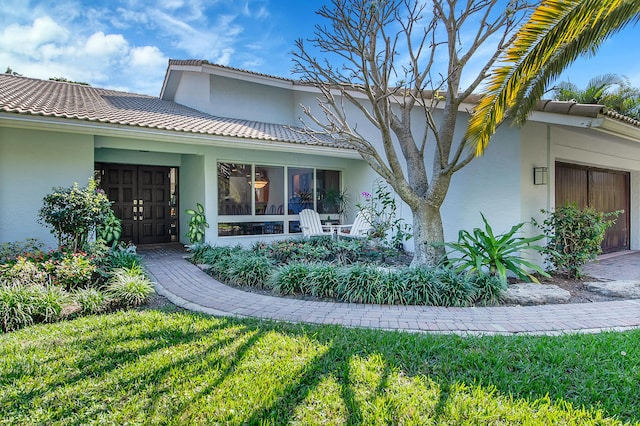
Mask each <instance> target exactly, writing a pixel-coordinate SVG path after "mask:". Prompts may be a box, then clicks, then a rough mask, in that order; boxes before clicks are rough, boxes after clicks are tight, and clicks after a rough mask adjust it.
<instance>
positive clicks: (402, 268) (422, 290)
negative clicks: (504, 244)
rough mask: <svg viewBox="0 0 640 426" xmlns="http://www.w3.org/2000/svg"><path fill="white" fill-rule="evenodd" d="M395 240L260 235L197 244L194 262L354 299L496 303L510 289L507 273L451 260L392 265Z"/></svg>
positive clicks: (237, 276) (245, 282)
mask: <svg viewBox="0 0 640 426" xmlns="http://www.w3.org/2000/svg"><path fill="white" fill-rule="evenodd" d="M397 257H398V256H397V255H396V254H394V255H391V256H389V248H388V247H384V248H382V250H378V249H377V248H372V247H371V246H370V245H369V244H368V241H366V240H350V239H338V240H333V239H331V238H315V239H310V240H293V239H289V240H282V241H275V242H273V243H270V244H267V243H258V244H256V245H255V246H254V247H253V248H252V249H242V248H241V247H234V248H230V247H212V246H208V245H206V244H198V245H195V246H192V247H191V260H192V262H194V263H199V264H207V265H209V269H208V271H209V273H210V274H211V275H212V276H214V277H215V278H217V279H219V280H221V281H223V282H227V283H230V284H235V285H239V286H244V287H251V288H255V289H261V290H264V289H266V290H272V291H273V292H274V293H276V294H279V295H293V296H313V297H319V298H332V299H335V300H338V301H343V302H347V303H375V304H390V305H433V306H471V305H474V304H482V305H488V304H496V303H498V302H499V301H500V299H501V297H502V293H503V292H504V291H505V290H506V282H505V281H504V280H502V279H500V277H496V276H491V275H489V274H485V273H482V272H478V271H473V272H456V271H454V270H452V269H450V268H446V267H435V268H433V267H428V266H421V267H409V266H407V265H406V264H404V265H401V264H397V263H396V264H393V265H388V264H386V263H384V262H382V260H384V259H388V258H391V259H396V258H397Z"/></svg>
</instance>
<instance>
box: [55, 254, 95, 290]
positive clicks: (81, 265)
mask: <svg viewBox="0 0 640 426" xmlns="http://www.w3.org/2000/svg"><path fill="white" fill-rule="evenodd" d="M46 267H47V270H48V272H49V273H50V274H51V276H52V277H53V281H54V283H55V284H57V285H60V286H63V287H64V288H65V289H67V290H73V289H76V288H79V287H86V286H88V285H90V284H91V282H92V278H93V274H94V273H95V272H96V270H97V267H96V265H95V264H94V263H93V262H92V260H91V259H89V258H88V257H87V256H86V255H85V254H83V253H63V254H62V257H61V258H59V259H58V258H52V259H50V260H49V261H47V264H46Z"/></svg>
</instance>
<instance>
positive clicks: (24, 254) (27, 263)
mask: <svg viewBox="0 0 640 426" xmlns="http://www.w3.org/2000/svg"><path fill="white" fill-rule="evenodd" d="M84 247H85V249H86V250H87V251H86V252H85V251H74V250H68V249H65V248H62V249H57V250H52V251H47V252H45V251H42V245H41V244H38V243H37V242H34V241H33V240H30V241H25V242H16V243H10V244H4V245H3V248H2V259H1V261H0V330H1V331H4V332H7V331H12V330H16V329H19V328H21V327H25V326H28V325H31V324H34V323H39V322H54V321H58V320H61V319H66V318H72V317H74V316H77V315H83V314H95V313H100V312H104V311H109V310H113V309H118V308H125V307H134V306H139V305H140V304H142V303H143V302H144V301H145V300H147V298H148V297H149V296H150V295H151V294H152V293H153V292H154V289H153V286H152V284H151V282H150V281H149V279H148V278H147V277H146V276H145V275H144V273H143V272H142V270H141V268H140V257H139V256H138V255H137V254H136V253H135V247H131V246H126V245H115V246H113V247H111V248H107V247H106V246H104V244H101V243H99V242H97V243H92V244H85V246H84Z"/></svg>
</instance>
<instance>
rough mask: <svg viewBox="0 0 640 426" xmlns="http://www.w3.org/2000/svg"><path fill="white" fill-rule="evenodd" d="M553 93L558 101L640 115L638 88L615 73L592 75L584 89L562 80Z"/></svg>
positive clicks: (634, 115)
mask: <svg viewBox="0 0 640 426" xmlns="http://www.w3.org/2000/svg"><path fill="white" fill-rule="evenodd" d="M553 93H554V98H555V99H557V100H560V101H575V102H579V103H582V104H599V105H604V106H606V107H607V108H609V109H612V110H614V111H616V112H619V113H620V114H624V115H627V116H630V117H633V118H638V116H640V89H638V88H636V87H632V86H631V84H630V82H629V79H628V78H626V77H621V76H619V75H617V74H603V75H599V76H596V77H593V78H592V79H591V80H589V83H588V84H587V87H586V88H584V89H580V88H579V87H578V86H576V85H575V84H573V83H571V82H569V81H563V82H561V83H559V84H558V85H557V86H556V87H554V89H553Z"/></svg>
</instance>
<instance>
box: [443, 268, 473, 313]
mask: <svg viewBox="0 0 640 426" xmlns="http://www.w3.org/2000/svg"><path fill="white" fill-rule="evenodd" d="M434 278H435V279H436V280H437V281H438V290H439V291H440V302H441V304H442V305H443V306H470V305H471V304H473V302H474V300H475V297H476V286H475V284H474V282H473V279H472V277H471V275H469V274H460V273H458V272H456V271H454V270H453V269H448V268H438V269H437V270H436V273H435V276H434Z"/></svg>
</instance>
